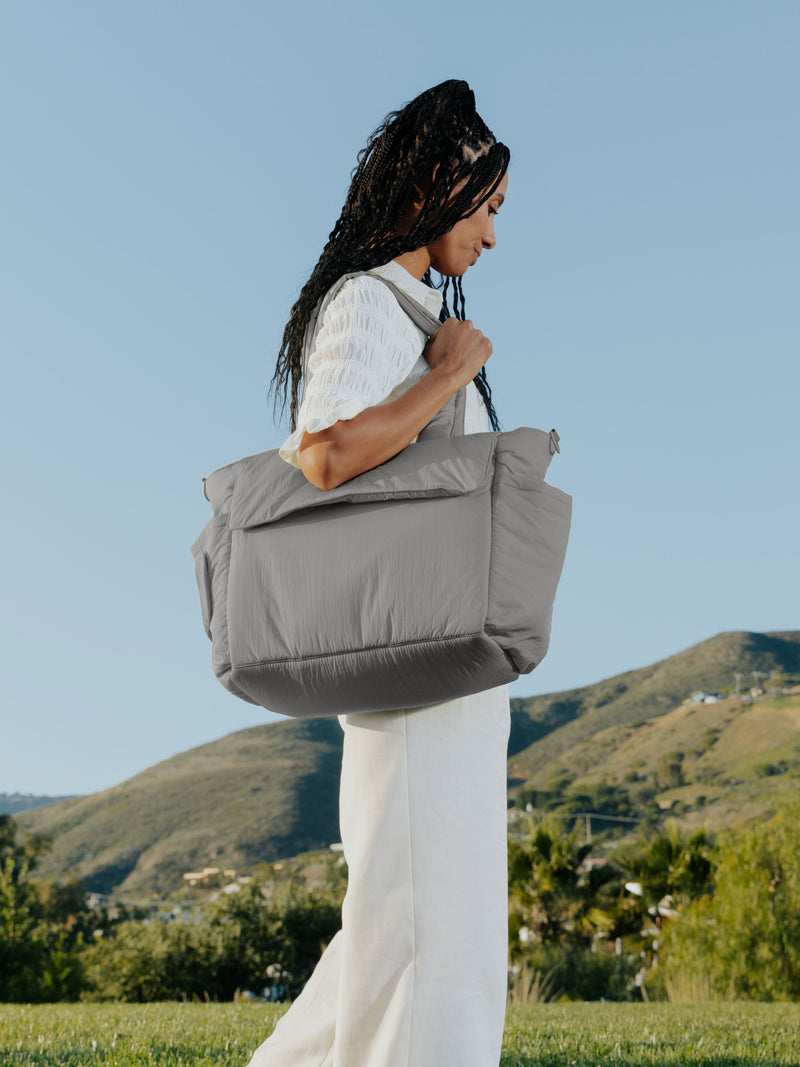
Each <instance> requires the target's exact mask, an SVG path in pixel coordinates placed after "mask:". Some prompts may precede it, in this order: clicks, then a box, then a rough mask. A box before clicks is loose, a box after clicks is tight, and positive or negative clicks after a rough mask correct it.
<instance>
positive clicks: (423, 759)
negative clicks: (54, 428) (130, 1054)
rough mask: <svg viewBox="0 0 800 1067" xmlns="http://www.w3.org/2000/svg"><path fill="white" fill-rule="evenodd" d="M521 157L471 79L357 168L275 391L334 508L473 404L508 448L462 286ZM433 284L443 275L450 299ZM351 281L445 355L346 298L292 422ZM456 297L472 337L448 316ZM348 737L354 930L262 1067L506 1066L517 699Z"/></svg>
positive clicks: (375, 138)
mask: <svg viewBox="0 0 800 1067" xmlns="http://www.w3.org/2000/svg"><path fill="white" fill-rule="evenodd" d="M509 157H510V153H509V151H508V149H507V148H506V147H505V145H502V144H500V143H499V142H497V141H496V140H495V138H494V136H493V135H492V133H491V132H490V131H489V130H488V129H487V127H486V126H485V124H484V123H483V121H482V120H481V119H480V117H479V116H478V115H477V113H476V111H475V99H474V96H473V94H472V91H471V90H470V88H469V85H468V84H467V83H466V82H464V81H459V80H450V81H445V82H443V83H442V84H440V85H437V86H435V87H434V88H432V89H429V90H428V91H427V92H424V93H422V94H421V95H420V96H418V97H416V99H414V100H413V101H411V102H410V103H409V104H407V105H406V106H405V107H404V108H403V109H402V110H400V111H397V112H391V113H390V114H389V115H388V116H387V117H386V119H385V120H384V122H383V124H382V125H381V126H379V127H378V129H377V130H376V131H375V132H374V133H373V134H372V135H371V137H370V139H369V141H368V144H367V147H366V149H364V150H363V151H362V152H361V153H359V166H358V167H357V169H356V172H355V176H354V178H353V181H352V185H351V188H350V192H349V194H348V198H347V201H346V203H345V206H344V209H343V211H342V215H341V218H340V219H339V221H338V222H337V224H336V226H335V228H334V230H333V232H332V233H331V235H330V239H329V242H328V245H327V246H326V248H325V250H324V251H323V253H322V256H321V257H320V260H319V262H318V264H317V266H316V268H315V269H314V272H313V273H312V275H311V278H310V279H309V281H308V282H307V284H306V285H305V287H304V288H303V290H302V292H301V294H300V297H299V299H298V301H297V303H296V304H295V306H294V307H293V308H292V314H291V319H290V321H289V323H288V324H287V327H286V331H285V333H284V339H283V346H282V349H281V355H280V357H279V362H278V368H277V370H276V375H275V378H274V379H273V382H274V381H280V382H281V384H283V385H284V387H285V384H286V381H287V378H288V375H289V372H290V371H291V375H292V409H291V415H292V431H293V432H292V434H291V435H290V437H289V438H288V439H287V440H286V442H285V443H284V444H283V446H282V448H281V449H280V454H281V456H282V457H283V459H285V460H286V461H287V462H288V463H291V464H293V465H294V466H297V467H299V468H300V469H302V471H303V472H304V474H305V475H306V477H307V478H308V479H309V480H310V481H311V482H313V483H314V484H315V485H317V486H318V487H320V488H321V489H326V490H327V489H331V488H333V487H335V486H337V485H339V484H341V483H342V482H344V481H347V480H348V479H350V478H353V477H355V476H356V475H358V474H360V473H362V472H363V471H365V470H369V469H371V468H373V467H375V466H377V465H378V464H380V463H383V462H385V461H386V460H388V459H390V458H391V457H392V456H394V455H396V454H397V453H398V452H400V451H401V450H402V449H403V448H405V447H406V446H407V445H409V444H410V443H412V442H413V441H414V440H416V435H418V434H419V433H420V431H421V430H422V429H423V427H424V426H426V425H427V423H428V422H430V421H431V419H432V418H433V417H434V416H435V415H436V413H437V412H438V411H439V410H440V409H441V408H442V407H443V405H444V404H445V403H446V402H447V401H448V400H449V398H450V397H451V396H452V395H453V394H454V393H455V392H457V391H458V390H459V389H461V388H464V387H468V389H467V410H466V418H465V432H466V433H478V432H486V431H488V430H489V429H490V426H491V428H492V429H495V430H497V429H499V425H498V422H497V417H496V415H495V412H494V408H493V406H492V402H491V392H490V390H489V387H488V384H487V382H486V374H485V370H484V369H483V368H484V364H485V362H486V360H487V359H488V358H489V356H490V355H491V352H492V346H491V343H490V341H489V340H488V339H487V338H486V337H484V335H483V334H482V333H481V332H480V331H479V330H477V329H475V328H474V327H473V325H472V323H471V321H470V320H464V318H463V312H464V297H463V291H462V288H461V279H462V277H463V275H464V274H465V273H466V272H467V270H468V269H469V268H470V267H471V266H473V265H474V264H475V263H477V260H478V257H479V256H480V255H481V253H482V251H483V250H484V249H487V248H493V247H494V245H495V233H494V216H495V214H496V213H497V211H498V209H499V207H500V205H501V204H502V202H503V200H504V198H505V193H506V189H507V186H508V173H507V168H508V162H509ZM431 269H434V270H436V271H437V272H439V273H440V274H441V275H443V277H444V279H445V281H444V291H443V292H442V291H440V290H439V289H435V288H433V285H432V282H431V277H430V272H431ZM354 270H370V271H372V272H373V273H375V274H379V275H381V276H383V277H385V278H388V279H389V280H391V281H392V282H394V283H395V284H396V285H398V286H399V287H400V288H401V289H404V290H405V292H406V293H408V294H409V295H410V296H411V297H413V298H414V299H415V300H417V301H418V302H419V303H420V304H422V305H424V306H425V307H426V308H428V309H429V310H430V311H431V312H433V313H434V315H436V316H438V317H439V318H440V320H441V321H443V323H444V324H443V326H442V327H441V328H440V329H439V330H438V332H437V333H436V335H435V337H434V338H433V339H432V340H431V341H430V342H428V341H427V338H426V336H425V334H424V333H423V332H422V331H421V330H420V329H419V328H418V327H417V326H416V325H415V324H414V323H413V322H412V320H411V319H410V318H409V317H408V316H407V315H406V313H405V312H404V311H403V310H402V309H401V308H400V306H399V304H398V303H397V300H396V299H395V297H394V295H393V294H392V292H391V291H390V289H389V288H388V287H387V286H386V285H385V284H384V283H383V282H381V281H379V280H378V279H377V278H376V279H372V278H370V277H369V276H367V275H363V276H360V277H357V278H352V279H349V280H348V281H347V282H345V284H344V285H342V286H341V288H340V289H339V291H338V292H337V294H336V296H335V297H334V298H333V300H332V301H331V302H330V304H329V305H328V308H327V309H326V311H325V313H324V316H323V321H322V322H319V321H317V322H316V325H315V328H314V330H313V331H312V333H313V336H311V337H310V338H308V341H309V345H308V346H307V352H308V353H309V358H308V365H307V367H306V368H305V369H306V375H305V378H304V380H303V397H302V403H301V404H300V409H299V415H298V417H297V420H295V413H296V409H297V386H298V382H299V380H300V378H301V377H303V366H302V351H303V341H304V338H305V333H306V327H307V325H308V323H309V320H310V319H311V315H312V312H313V310H314V308H315V307H316V306H317V304H318V302H319V301H320V300H321V298H322V297H323V296H324V294H325V293H326V292H327V291H328V289H329V288H330V287H331V286H332V285H333V284H335V283H336V281H337V279H339V278H341V276H342V275H343V274H346V273H349V272H351V271H354ZM451 279H453V280H454V289H455V293H456V298H455V299H454V306H456V305H457V301H458V298H459V297H460V301H461V317H460V318H459V317H451V316H449V313H448V310H447V300H446V294H447V288H448V285H449V282H450V280H451ZM470 383H472V384H470ZM387 566H391V560H387ZM338 720H339V723H340V725H341V727H342V729H343V731H344V747H343V759H342V777H341V787H340V806H339V816H340V828H341V835H342V842H343V845H344V854H345V858H346V860H347V864H348V875H349V881H348V889H347V894H346V896H345V899H344V903H343V907H342V928H341V930H340V931H339V932H338V933H337V934H336V936H335V937H334V938H333V939H332V941H331V942H330V944H329V945H328V946H327V948H326V950H325V952H324V953H323V955H322V957H321V959H320V961H319V963H318V964H317V967H316V969H315V970H314V973H313V974H312V976H311V977H310V979H309V980H308V982H307V983H306V986H305V987H304V989H303V991H302V993H301V994H300V996H299V997H298V998H297V999H296V1000H295V1001H294V1002H293V1003H292V1005H291V1006H290V1008H289V1010H288V1011H287V1012H286V1014H285V1015H284V1016H283V1017H282V1018H281V1019H280V1020H279V1021H278V1024H277V1026H276V1028H275V1030H274V1032H273V1033H272V1034H271V1035H270V1037H268V1038H267V1040H266V1041H265V1042H264V1043H263V1044H262V1045H261V1046H260V1047H259V1048H258V1049H257V1050H256V1052H255V1054H254V1056H253V1058H252V1060H251V1061H250V1063H251V1067H448V1065H453V1067H456V1065H457V1067H497V1064H498V1063H499V1060H500V1050H501V1043H502V1036H503V1023H504V1017H505V1005H506V989H507V955H508V899H507V854H506V756H507V745H508V734H509V729H510V709H509V699H508V687H507V686H506V685H502V686H499V687H497V688H495V689H490V690H487V691H484V692H482V693H476V694H474V695H472V696H468V697H463V698H459V699H454V700H450V701H446V702H444V703H440V704H434V705H428V706H426V707H423V708H413V709H406V710H403V709H401V710H397V711H376V712H359V713H357V714H351V715H339V716H338Z"/></svg>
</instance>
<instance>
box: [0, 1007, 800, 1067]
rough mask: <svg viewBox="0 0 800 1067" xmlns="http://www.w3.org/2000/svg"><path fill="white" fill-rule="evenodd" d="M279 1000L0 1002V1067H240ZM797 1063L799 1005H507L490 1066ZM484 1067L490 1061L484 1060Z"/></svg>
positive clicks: (710, 1066)
mask: <svg viewBox="0 0 800 1067" xmlns="http://www.w3.org/2000/svg"><path fill="white" fill-rule="evenodd" d="M285 1010H286V1005H280V1004H276V1005H264V1004H258V1005H255V1004H247V1003H244V1004H146V1005H136V1004H72V1005H71V1004H55V1005H50V1004H45V1005H37V1006H35V1007H27V1006H22V1005H9V1004H5V1005H0V1067H29V1065H30V1067H34V1065H35V1067H55V1065H56V1064H57V1065H59V1067H61V1065H69V1067H92V1065H101V1064H103V1065H105V1064H107V1065H109V1067H110V1065H114V1067H139V1065H140V1064H163V1065H165V1067H166V1065H169V1067H200V1065H204V1064H213V1065H214V1067H244V1065H245V1064H246V1063H247V1060H248V1058H249V1056H250V1054H251V1053H252V1051H253V1049H254V1048H255V1047H256V1046H257V1045H258V1044H260V1043H261V1042H262V1041H263V1040H264V1038H265V1037H266V1036H267V1034H268V1033H269V1032H270V1031H271V1030H272V1027H273V1026H274V1024H275V1021H276V1020H277V1019H278V1017H279V1016H280V1015H281V1014H282V1013H283V1012H284V1011H285ZM594 1064H603V1065H604V1067H605V1065H607V1067H623V1065H624V1067H627V1065H629V1064H630V1065H633V1064H648V1065H651V1064H652V1065H662V1064H663V1065H667V1064H669V1065H672V1064H694V1065H702V1067H747V1065H749V1064H781V1065H800V1004H751V1003H737V1004H731V1003H725V1004H698V1005H691V1004H680V1005H678V1004H598V1003H592V1004H532V1005H511V1006H509V1008H508V1014H507V1016H506V1031H505V1039H504V1042H503V1059H502V1067H589V1065H594ZM487 1067H491V1065H487Z"/></svg>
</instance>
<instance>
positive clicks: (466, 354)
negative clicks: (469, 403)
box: [422, 318, 492, 389]
mask: <svg viewBox="0 0 800 1067" xmlns="http://www.w3.org/2000/svg"><path fill="white" fill-rule="evenodd" d="M422 354H423V356H424V357H425V359H426V360H427V361H428V366H429V367H430V368H431V370H438V371H439V372H440V373H442V374H447V375H448V376H449V377H450V378H451V379H452V382H453V385H454V386H455V388H456V389H463V388H464V387H465V386H466V385H468V384H469V383H470V382H471V381H472V379H473V378H475V377H476V376H477V375H478V374H479V373H480V369H481V367H482V366H483V365H484V363H485V362H486V361H487V359H488V358H489V356H491V354H492V342H491V341H490V340H489V338H488V337H484V336H483V334H482V333H481V331H480V330H476V329H475V327H474V326H473V325H472V319H464V321H463V322H462V321H461V320H460V319H456V318H449V319H445V321H444V322H443V323H442V325H441V326H440V327H439V329H438V330H437V331H436V333H435V334H434V336H433V337H432V338H431V340H430V341H428V343H427V344H426V345H425V348H424V349H423V350H422Z"/></svg>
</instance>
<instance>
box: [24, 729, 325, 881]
mask: <svg viewBox="0 0 800 1067" xmlns="http://www.w3.org/2000/svg"><path fill="white" fill-rule="evenodd" d="M343 736H344V735H343V733H342V729H341V727H340V726H339V723H338V721H337V720H336V718H335V717H331V718H319V719H306V720H303V719H292V720H282V721H280V722H274V723H269V724H266V725H264V726H255V727H252V728H250V729H247V730H240V731H238V732H237V733H234V734H229V735H228V736H227V737H223V738H222V739H221V740H219V741H213V742H211V743H210V744H207V745H201V746H200V747H199V748H194V749H191V750H189V751H188V752H182V753H180V754H179V755H177V756H173V757H172V758H171V759H168V760H164V761H163V762H162V763H158V764H156V765H155V766H153V767H150V768H148V769H147V770H146V771H143V772H142V773H141V774H137V775H135V776H134V777H133V778H129V779H128V780H127V781H125V782H122V783H121V784H120V785H117V786H114V787H113V788H111V789H106V790H104V791H103V792H100V793H94V794H92V795H91V796H86V797H78V798H76V799H74V800H68V801H64V802H62V803H60V804H52V805H48V806H47V807H42V808H37V809H34V810H31V811H26V812H24V813H22V814H20V815H19V816H17V821H18V822H19V823H20V825H21V826H23V827H25V828H28V829H33V830H36V831H37V832H39V833H46V834H50V835H52V836H53V838H54V847H53V850H52V852H50V853H48V854H47V855H46V857H45V858H44V859H43V861H42V863H41V865H40V871H41V873H42V874H43V875H62V874H65V873H66V872H67V871H69V872H72V873H74V874H76V875H79V876H82V877H83V878H85V879H86V882H87V885H88V887H89V888H90V889H92V890H95V891H98V892H104V893H107V892H109V891H110V890H112V889H117V888H118V889H120V890H121V891H122V892H123V893H125V892H127V893H132V894H137V893H141V892H142V891H143V890H149V891H160V892H168V891H170V890H172V889H174V888H176V887H177V886H178V885H180V884H181V883H182V875H183V873H184V872H186V871H191V870H197V869H198V868H200V869H202V868H203V867H204V866H217V867H236V868H237V869H239V870H242V869H244V870H247V869H249V868H250V867H252V866H254V865H255V864H256V863H258V862H260V861H262V860H277V859H281V858H283V857H286V856H294V855H296V854H297V853H299V852H304V851H306V850H309V849H315V848H321V847H322V848H324V847H327V846H328V845H329V844H331V843H332V842H335V841H338V840H339V819H338V790H339V773H340V768H341V752H342V739H343Z"/></svg>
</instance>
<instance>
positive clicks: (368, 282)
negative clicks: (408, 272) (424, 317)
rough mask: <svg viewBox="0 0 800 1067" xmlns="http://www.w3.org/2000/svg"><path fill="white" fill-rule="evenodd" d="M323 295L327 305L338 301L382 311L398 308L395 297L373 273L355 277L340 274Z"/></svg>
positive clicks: (343, 303)
mask: <svg viewBox="0 0 800 1067" xmlns="http://www.w3.org/2000/svg"><path fill="white" fill-rule="evenodd" d="M325 297H326V298H327V300H328V306H330V305H331V304H335V303H338V304H339V306H343V305H364V306H366V307H370V308H375V309H376V310H381V311H384V312H392V311H394V310H395V309H398V308H399V305H398V303H397V298H396V297H395V296H394V295H393V293H392V292H391V290H390V288H389V286H388V285H387V284H386V283H385V282H383V281H381V279H380V278H378V277H377V276H376V275H374V274H369V273H367V274H356V275H355V277H349V276H348V275H346V274H345V275H342V277H341V278H338V279H337V280H336V281H335V282H334V283H333V285H332V286H330V288H329V289H328V290H327V292H326V294H325Z"/></svg>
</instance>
